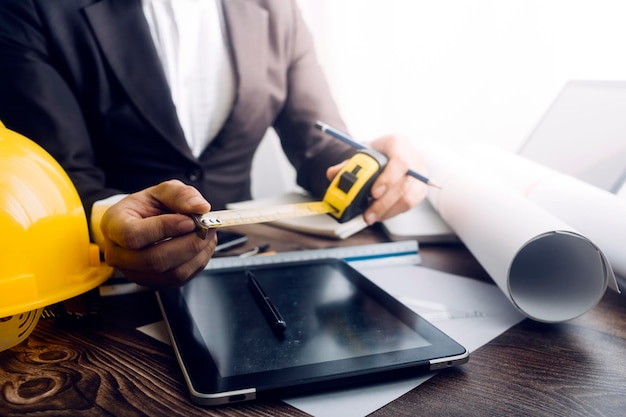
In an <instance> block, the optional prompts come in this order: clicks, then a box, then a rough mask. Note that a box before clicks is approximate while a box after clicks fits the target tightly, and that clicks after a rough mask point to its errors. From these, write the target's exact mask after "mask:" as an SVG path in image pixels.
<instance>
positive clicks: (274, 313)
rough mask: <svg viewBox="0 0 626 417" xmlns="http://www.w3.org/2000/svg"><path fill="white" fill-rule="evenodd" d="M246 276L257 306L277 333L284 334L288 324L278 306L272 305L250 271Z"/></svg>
mask: <svg viewBox="0 0 626 417" xmlns="http://www.w3.org/2000/svg"><path fill="white" fill-rule="evenodd" d="M246 276H247V277H248V287H249V288H250V291H252V295H253V296H254V299H255V300H256V302H257V304H258V305H259V307H260V308H261V310H262V311H263V315H264V316H265V318H266V319H267V321H268V322H269V323H270V325H271V326H272V329H273V330H274V331H275V332H276V333H278V334H283V333H284V332H285V330H286V329H287V323H286V322H285V320H284V319H283V316H281V315H280V312H279V311H278V309H277V308H276V306H274V304H272V301H271V300H270V298H269V297H268V296H267V295H265V291H263V288H262V287H261V285H260V284H259V281H257V279H256V277H255V276H254V274H253V273H252V272H250V271H246Z"/></svg>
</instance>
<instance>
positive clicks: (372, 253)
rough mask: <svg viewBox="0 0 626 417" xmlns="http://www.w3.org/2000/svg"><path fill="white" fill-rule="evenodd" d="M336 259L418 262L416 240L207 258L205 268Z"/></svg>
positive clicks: (381, 263)
mask: <svg viewBox="0 0 626 417" xmlns="http://www.w3.org/2000/svg"><path fill="white" fill-rule="evenodd" d="M325 258H337V259H343V260H345V261H346V262H349V263H357V262H358V263H359V264H365V263H367V265H368V266H376V265H389V264H419V263H420V262H421V260H420V257H419V249H418V244H417V242H416V241H403V242H386V243H375V244H370V245H356V246H343V247H336V248H326V249H309V250H302V251H293V252H279V253H277V254H275V255H262V256H250V257H248V258H240V257H238V256H225V257H220V258H213V259H211V260H210V261H209V263H208V265H207V267H206V268H205V269H207V270H218V269H226V268H236V267H242V266H255V265H271V264H277V263H286V262H299V261H308V260H315V259H325Z"/></svg>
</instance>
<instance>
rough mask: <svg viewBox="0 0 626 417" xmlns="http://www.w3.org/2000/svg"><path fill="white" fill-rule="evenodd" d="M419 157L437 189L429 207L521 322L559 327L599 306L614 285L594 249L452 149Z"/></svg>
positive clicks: (602, 257)
mask: <svg viewBox="0 0 626 417" xmlns="http://www.w3.org/2000/svg"><path fill="white" fill-rule="evenodd" d="M424 155H425V160H426V163H427V164H428V167H429V175H430V177H431V178H433V179H436V181H437V182H438V183H440V184H441V185H442V188H441V189H436V188H434V187H430V190H429V195H428V199H429V201H430V202H431V204H432V205H433V207H434V208H435V209H436V210H437V211H438V212H439V214H440V215H441V217H442V218H443V219H444V220H445V221H446V222H447V223H448V225H449V226H450V227H451V228H452V229H453V230H454V231H455V233H456V234H457V235H458V237H459V239H461V241H463V243H464V244H465V245H466V246H467V248H468V249H469V251H470V252H472V254H473V255H474V257H475V258H476V259H477V260H478V262H479V263H480V264H481V265H482V266H483V267H484V268H485V270H486V271H487V273H488V274H489V275H490V276H491V278H492V279H493V280H494V282H495V283H496V285H497V286H498V287H499V288H500V289H501V290H502V291H503V292H504V294H505V295H506V296H507V297H508V298H509V299H510V300H511V302H512V303H513V304H514V305H515V306H516V307H517V308H518V309H519V310H520V311H521V312H522V313H523V314H525V315H526V316H527V317H530V318H532V319H534V320H537V321H543V322H561V321H565V320H570V319H572V318H575V317H577V316H579V315H581V314H583V313H585V312H587V311H588V310H589V309H591V308H592V307H593V306H594V305H596V304H597V303H598V301H599V300H600V299H601V298H602V295H603V294H604V292H605V290H606V288H607V285H608V283H609V281H611V280H613V281H614V280H615V277H614V276H613V272H612V270H611V266H610V265H609V262H608V261H607V259H606V257H605V255H604V254H603V253H602V251H601V250H600V249H599V247H598V246H596V244H595V243H594V242H592V241H591V240H590V239H588V238H587V237H585V236H584V235H582V234H581V233H580V232H579V231H578V230H576V229H574V228H573V227H572V226H571V225H569V224H568V223H566V222H565V221H563V220H562V219H560V218H558V217H556V216H555V215H553V214H551V213H549V212H548V211H546V210H545V209H543V208H541V207H540V206H538V205H537V204H535V203H534V202H532V201H529V200H528V199H526V198H525V197H524V196H522V195H521V194H520V193H518V192H516V191H515V190H513V189H512V188H510V187H509V186H507V185H506V184H504V183H503V182H501V181H499V180H498V179H497V177H498V174H497V173H495V174H494V173H493V172H491V171H490V170H487V169H484V167H483V166H481V165H480V164H477V163H472V162H471V160H468V159H467V158H462V157H461V156H460V154H458V153H456V152H455V151H453V150H452V149H449V148H444V147H437V146H432V147H429V148H426V149H424Z"/></svg>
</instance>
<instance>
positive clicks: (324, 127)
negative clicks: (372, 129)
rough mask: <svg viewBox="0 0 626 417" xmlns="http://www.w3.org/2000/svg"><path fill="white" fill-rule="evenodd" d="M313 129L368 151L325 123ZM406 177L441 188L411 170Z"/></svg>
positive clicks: (317, 123) (316, 124)
mask: <svg viewBox="0 0 626 417" xmlns="http://www.w3.org/2000/svg"><path fill="white" fill-rule="evenodd" d="M315 127H316V128H318V129H319V130H321V131H322V132H324V133H326V134H328V135H330V136H332V137H334V138H335V139H339V140H340V141H342V142H343V143H346V144H348V145H350V146H352V147H353V148H355V149H370V148H369V147H368V146H366V145H363V144H362V143H359V142H356V141H355V140H353V139H352V138H351V137H350V136H348V135H347V134H345V133H343V132H342V131H340V130H337V129H335V128H334V127H331V126H329V125H327V124H326V123H322V122H320V121H319V120H318V121H317V122H316V123H315ZM406 175H408V176H410V177H413V178H415V179H417V180H419V181H421V182H423V183H424V184H426V185H430V186H432V187H436V188H441V185H439V184H437V183H436V182H435V181H433V180H431V179H430V178H428V177H425V176H424V175H422V174H420V173H418V172H416V171H413V170H412V169H409V170H408V171H407V172H406Z"/></svg>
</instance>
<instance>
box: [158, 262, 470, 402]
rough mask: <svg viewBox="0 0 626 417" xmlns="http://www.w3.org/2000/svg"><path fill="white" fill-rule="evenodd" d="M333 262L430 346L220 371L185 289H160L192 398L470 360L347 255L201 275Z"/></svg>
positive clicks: (286, 391)
mask: <svg viewBox="0 0 626 417" xmlns="http://www.w3.org/2000/svg"><path fill="white" fill-rule="evenodd" d="M315 264H324V265H325V266H331V267H332V268H334V269H335V270H337V271H339V272H340V273H341V275H342V277H344V278H345V279H347V280H348V281H350V282H351V283H352V284H354V285H355V286H356V287H357V288H358V289H359V291H361V292H364V293H365V294H367V295H368V296H369V297H371V298H373V299H375V300H376V301H377V302H378V303H379V304H380V305H381V306H383V307H384V308H386V309H387V310H388V311H389V312H390V313H391V314H392V315H394V316H395V317H397V318H398V319H399V320H400V321H402V322H403V323H405V324H406V325H407V326H409V327H410V328H411V329H412V330H413V331H415V332H416V333H418V334H419V335H420V336H422V337H423V338H425V339H426V340H427V341H428V342H429V343H430V345H429V346H423V347H418V348H412V349H407V350H402V351H393V352H385V353H379V354H374V355H367V356H358V357H353V358H348V359H341V360H333V361H328V362H322V363H314V364H308V365H300V366H295V367H290V368H283V369H277V370H269V371H262V372H255V373H250V374H241V375H234V376H222V375H221V374H220V372H219V371H218V368H217V366H216V363H215V362H214V359H213V357H212V356H211V353H210V351H209V349H208V348H207V346H206V345H205V344H204V342H203V341H202V338H201V337H198V334H199V330H198V328H197V327H196V324H195V321H194V319H193V314H192V313H190V312H189V310H188V308H187V304H186V301H185V298H184V296H183V294H182V291H181V289H173V290H162V291H159V292H157V298H158V301H159V305H160V308H161V311H162V314H163V317H164V319H165V322H166V324H167V328H168V332H169V334H170V339H171V341H172V345H173V347H174V349H175V353H176V357H177V359H178V362H179V365H180V367H181V370H182V371H183V375H184V377H185V380H186V383H187V387H188V390H189V392H190V395H191V398H192V401H193V402H195V403H197V404H200V405H206V406H214V405H221V404H228V403H234V402H240V401H249V400H254V399H257V398H267V397H286V396H291V395H298V394H302V393H306V392H312V391H319V390H326V389H332V388H338V387H347V386H353V385H355V384H366V383H368V382H372V381H380V380H385V379H391V378H402V377H408V376H415V374H417V373H424V372H427V371H430V370H433V369H441V368H445V367H450V366H456V365H459V364H462V363H465V362H467V360H468V358H469V352H468V351H467V350H466V349H465V348H464V347H463V346H461V345H460V344H459V343H457V342H456V341H454V340H453V339H452V338H450V337H449V336H447V335H446V334H444V333H443V332H442V331H440V330H439V329H437V328H436V327H435V326H434V325H432V324H431V323H429V322H428V321H426V320H425V319H423V318H422V317H420V316H419V315H418V314H416V313H415V312H413V311H412V310H411V309H409V308H408V307H406V306H405V305H404V304H402V303H400V302H399V301H398V300H397V299H395V298H394V297H392V296H391V295H389V294H388V293H386V292H385V291H383V290H382V289H381V288H380V287H378V286H377V285H375V284H374V283H373V282H371V281H370V280H369V279H367V278H366V277H365V276H364V275H362V274H361V273H359V272H358V271H357V270H356V269H354V268H352V267H351V266H350V265H349V264H347V263H346V262H344V261H343V260H339V259H334V258H329V259H318V260H306V261H298V262H288V263H283V264H275V265H264V266H254V267H248V268H246V267H235V268H228V269H223V270H205V271H203V272H202V273H201V274H200V276H198V277H196V278H194V279H202V276H207V275H208V276H216V275H218V276H219V275H231V274H232V273H233V272H237V271H241V274H242V276H243V275H244V272H245V271H246V270H251V271H256V272H259V271H260V272H262V271H263V270H268V269H271V270H272V272H274V271H278V270H280V269H281V268H298V267H302V266H307V267H310V266H311V265H315Z"/></svg>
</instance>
